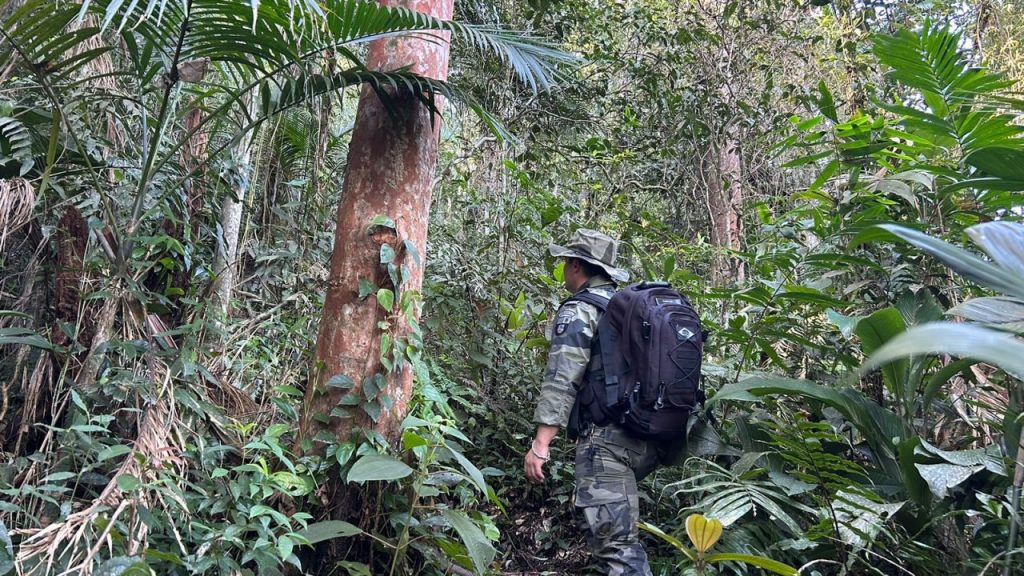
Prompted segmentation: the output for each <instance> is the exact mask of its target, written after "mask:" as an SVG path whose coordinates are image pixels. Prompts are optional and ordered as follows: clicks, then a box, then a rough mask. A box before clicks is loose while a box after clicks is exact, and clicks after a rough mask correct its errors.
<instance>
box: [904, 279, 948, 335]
mask: <svg viewBox="0 0 1024 576" xmlns="http://www.w3.org/2000/svg"><path fill="white" fill-rule="evenodd" d="M896 309H897V310H899V311H900V315H901V316H903V321H904V322H905V323H906V325H907V326H919V325H921V324H927V323H929V322H935V321H936V320H942V306H940V305H939V301H938V300H936V299H935V296H934V295H933V294H932V292H931V290H928V289H927V288H921V289H920V290H918V291H916V292H912V291H910V290H904V291H903V293H902V294H900V296H899V298H897V299H896Z"/></svg>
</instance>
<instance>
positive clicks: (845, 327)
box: [825, 308, 866, 338]
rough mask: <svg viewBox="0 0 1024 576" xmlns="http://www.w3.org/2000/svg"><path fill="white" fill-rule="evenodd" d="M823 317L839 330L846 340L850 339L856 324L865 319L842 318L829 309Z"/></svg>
mask: <svg viewBox="0 0 1024 576" xmlns="http://www.w3.org/2000/svg"><path fill="white" fill-rule="evenodd" d="M825 316H826V317H827V318H828V320H829V322H831V323H833V324H835V325H836V327H837V328H839V332H840V333H841V334H842V335H843V336H845V337H846V338H850V337H852V336H853V333H854V329H855V328H856V327H857V323H858V322H860V321H861V320H863V319H864V318H866V316H843V315H842V314H840V313H838V312H836V311H835V310H833V309H831V308H829V309H828V310H826V311H825Z"/></svg>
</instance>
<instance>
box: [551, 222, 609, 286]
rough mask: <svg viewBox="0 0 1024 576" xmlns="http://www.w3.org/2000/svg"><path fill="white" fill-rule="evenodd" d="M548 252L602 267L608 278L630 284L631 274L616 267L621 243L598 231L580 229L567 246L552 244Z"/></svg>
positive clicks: (558, 256)
mask: <svg viewBox="0 0 1024 576" xmlns="http://www.w3.org/2000/svg"><path fill="white" fill-rule="evenodd" d="M548 251H550V252H551V255H552V256H555V257H556V258H579V259H580V260H586V261H587V262H590V263H591V264H594V265H596V266H600V267H601V269H603V270H604V271H605V272H607V273H608V277H609V278H611V279H612V280H615V281H616V282H629V272H626V271H625V270H623V269H622V268H616V267H615V258H616V256H618V252H619V243H618V241H617V240H615V239H613V238H612V237H611V236H608V235H607V234H602V233H600V232H598V231H597V230H588V229H587V228H580V229H579V230H577V231H576V232H574V233H573V235H572V238H570V239H569V244H568V245H567V246H559V245H558V244H555V243H552V244H551V245H549V246H548Z"/></svg>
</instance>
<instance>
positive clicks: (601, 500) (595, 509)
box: [524, 229, 658, 576]
mask: <svg viewBox="0 0 1024 576" xmlns="http://www.w3.org/2000/svg"><path fill="white" fill-rule="evenodd" d="M549 250H550V252H551V254H552V256H555V257H559V258H564V260H565V268H564V282H565V288H566V289H567V290H568V291H569V292H570V293H571V294H572V295H573V298H570V299H569V300H567V301H566V302H564V303H563V304H562V306H561V307H560V308H559V309H558V312H557V313H556V315H555V322H554V324H553V326H552V328H551V334H550V340H551V349H550V352H549V353H548V361H547V368H546V370H545V372H544V377H543V380H542V382H541V387H540V397H539V399H538V402H537V407H536V410H535V411H534V416H533V420H534V422H535V423H536V424H537V431H536V435H535V437H534V439H533V442H532V444H531V446H530V449H529V450H528V451H527V452H526V456H525V461H524V470H525V472H526V477H527V478H528V479H529V480H530V481H532V482H542V481H543V480H544V464H545V463H546V462H547V461H548V460H549V459H550V451H549V445H550V443H551V441H552V439H554V437H555V436H556V435H557V434H558V431H559V429H561V428H566V427H570V436H572V435H573V432H576V436H577V440H576V478H575V479H576V490H575V501H576V507H577V508H578V509H579V511H580V513H581V519H580V527H581V529H582V530H584V531H585V532H586V534H587V538H588V543H589V544H590V549H591V553H592V555H593V560H594V562H595V564H597V565H598V566H599V568H600V569H602V570H603V571H606V573H607V574H609V576H619V575H634V574H641V575H645V576H646V575H650V574H651V569H650V566H649V565H648V562H647V553H646V552H645V551H644V548H643V546H642V545H641V544H640V539H639V534H638V529H637V521H638V520H639V512H640V511H639V504H640V503H639V495H638V493H637V482H638V481H640V480H641V479H643V478H644V477H645V476H647V474H649V473H650V472H651V471H652V470H654V468H655V466H656V465H657V463H658V454H657V451H658V450H657V446H656V445H655V443H654V442H653V441H647V440H642V439H639V438H634V437H631V436H629V435H628V434H627V433H626V431H625V430H623V428H622V427H621V426H620V425H618V424H610V425H608V426H606V427H597V426H594V425H593V424H583V425H582V426H580V429H579V430H573V429H572V428H573V427H575V422H574V425H573V426H570V414H571V413H572V412H573V406H574V403H575V401H576V393H577V391H578V390H579V389H580V387H581V386H582V385H583V383H584V382H586V381H587V380H586V379H587V378H588V376H589V375H591V374H596V373H598V371H600V369H601V367H600V361H601V358H600V356H599V355H594V356H593V357H591V341H592V339H593V338H594V335H595V332H596V328H597V323H598V320H599V319H600V315H601V311H600V310H599V309H598V307H597V306H595V305H593V304H591V303H589V302H584V301H581V300H578V299H576V298H579V297H581V296H582V293H590V294H591V295H593V296H597V297H600V298H603V299H604V300H608V299H610V298H611V297H612V295H613V294H614V293H615V289H616V283H619V282H627V281H628V280H629V274H628V273H627V272H626V271H625V270H622V269H620V268H616V267H615V260H616V256H617V252H618V242H617V241H615V240H614V239H612V238H611V237H609V236H607V235H606V234H603V233H601V232H598V231H595V230H587V229H580V230H577V231H576V232H575V233H574V234H573V235H572V238H571V239H570V241H569V243H568V245H567V246H564V247H563V246H559V245H557V244H551V245H550V247H549ZM591 297H592V296H591ZM585 299H586V297H585Z"/></svg>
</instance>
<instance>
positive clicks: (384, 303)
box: [377, 288, 395, 312]
mask: <svg viewBox="0 0 1024 576" xmlns="http://www.w3.org/2000/svg"><path fill="white" fill-rule="evenodd" d="M377 303H378V304H380V307H381V308H383V309H385V310H387V311H388V312H391V310H392V308H393V307H394V305H395V293H394V292H392V291H391V290H390V289H388V288H381V289H380V290H377Z"/></svg>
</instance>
